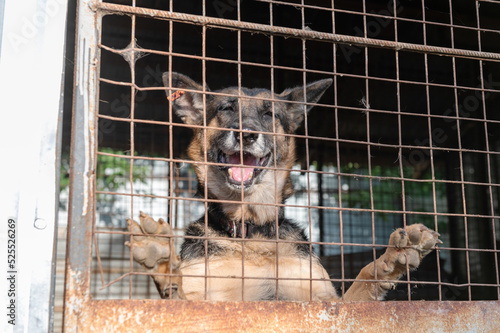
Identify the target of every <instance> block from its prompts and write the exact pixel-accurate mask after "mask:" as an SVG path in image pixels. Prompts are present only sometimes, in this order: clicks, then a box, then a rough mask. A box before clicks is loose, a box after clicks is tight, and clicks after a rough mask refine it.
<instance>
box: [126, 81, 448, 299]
mask: <svg viewBox="0 0 500 333" xmlns="http://www.w3.org/2000/svg"><path fill="white" fill-rule="evenodd" d="M163 82H164V85H165V87H166V89H165V90H166V93H167V98H168V100H169V102H170V103H171V106H172V109H173V111H175V113H176V114H177V115H178V116H179V117H180V119H181V120H182V121H183V122H184V123H185V124H186V125H189V126H190V127H191V128H192V129H193V138H192V141H191V143H190V145H189V148H188V156H189V157H190V158H191V159H192V160H193V163H194V168H195V172H196V175H197V178H198V186H199V193H201V195H202V196H203V197H204V198H206V199H207V209H206V212H205V214H204V216H202V217H201V218H200V219H198V220H197V221H195V222H192V223H191V224H190V225H189V226H188V227H187V228H186V230H185V239H184V241H183V244H182V246H181V251H180V255H177V254H176V252H175V248H174V246H173V241H172V238H171V237H169V236H171V235H172V229H171V226H170V225H169V223H168V222H166V221H164V220H162V219H159V220H158V221H156V220H155V219H153V218H152V217H151V216H149V215H147V214H145V213H143V212H141V213H140V223H138V222H136V221H134V220H132V219H129V220H127V221H128V230H129V232H130V233H131V235H132V236H131V241H129V242H127V243H126V244H127V245H128V246H129V247H130V249H131V252H132V255H133V259H134V260H135V261H136V262H138V263H139V264H141V265H142V266H144V267H145V268H146V269H147V271H148V272H149V273H150V274H151V276H152V278H153V281H154V283H155V285H156V287H157V289H158V292H159V294H160V296H161V297H162V298H173V299H186V300H213V301H240V300H245V301H259V300H287V301H339V300H342V299H343V300H344V301H372V300H382V299H383V298H384V296H385V295H386V293H387V291H388V290H390V289H391V288H393V287H394V285H395V283H396V282H397V280H398V279H400V278H401V277H402V276H403V275H404V274H406V273H407V271H408V270H413V269H416V268H417V267H418V266H419V264H420V262H421V260H422V259H423V257H425V256H426V255H427V254H428V253H430V252H431V251H432V250H433V249H434V248H435V245H436V244H438V243H441V241H440V240H439V234H438V233H437V232H435V231H433V230H431V229H428V228H427V227H425V226H424V225H422V224H413V225H408V226H406V227H405V228H400V229H397V230H395V231H394V232H393V233H392V234H391V235H390V237H389V246H388V247H387V249H386V251H385V253H384V254H383V255H381V256H380V257H379V258H378V259H377V260H376V261H374V262H372V263H369V264H367V265H366V266H365V267H364V268H363V269H362V270H361V271H360V273H359V275H358V276H357V278H356V280H355V281H354V282H353V284H352V285H351V287H350V288H349V289H348V290H347V291H346V292H345V294H344V296H343V298H340V297H339V296H338V294H337V292H336V290H335V288H334V287H333V285H332V283H331V280H330V277H329V275H328V273H327V272H326V270H325V269H324V268H323V266H322V265H321V263H320V261H319V258H318V257H317V256H316V255H315V254H314V253H313V251H312V249H311V247H310V244H309V243H308V239H307V237H306V235H305V233H304V230H302V229H301V228H300V227H299V226H298V225H297V224H296V223H295V222H294V221H292V220H290V219H287V218H285V217H284V203H285V200H286V199H287V198H289V197H290V196H291V195H292V193H293V186H292V181H291V178H290V171H291V169H292V167H293V165H294V163H295V160H296V156H295V138H294V136H293V134H294V132H295V131H296V130H297V128H298V127H299V126H300V125H301V123H302V122H303V120H304V117H305V114H306V113H307V112H308V111H309V110H310V109H311V108H312V104H316V103H317V102H318V101H319V100H320V98H321V97H322V95H323V94H324V93H325V91H326V90H327V89H328V88H329V87H330V86H331V84H332V80H331V79H323V80H320V81H316V82H313V83H309V84H307V85H306V86H305V87H302V86H299V87H296V88H290V89H286V90H285V91H283V92H282V93H280V94H274V96H273V94H272V93H271V91H269V90H266V89H249V88H244V87H242V88H241V89H238V88H235V87H231V88H225V89H222V90H218V91H215V92H213V93H212V92H210V91H209V89H208V87H205V89H204V88H203V86H202V85H200V84H198V83H196V82H195V81H193V80H192V79H191V78H189V77H188V76H185V75H183V74H179V73H174V72H167V73H164V75H163Z"/></svg>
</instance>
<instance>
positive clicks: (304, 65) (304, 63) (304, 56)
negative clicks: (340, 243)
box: [300, 0, 313, 300]
mask: <svg viewBox="0 0 500 333" xmlns="http://www.w3.org/2000/svg"><path fill="white" fill-rule="evenodd" d="M301 4H302V6H301V7H300V10H301V19H302V22H301V24H302V29H303V30H304V29H306V21H305V13H304V0H301ZM301 44H302V85H303V92H302V93H303V95H304V101H305V102H307V91H306V86H307V75H306V73H307V61H306V59H307V54H306V39H305V38H301ZM303 109H304V134H305V147H306V169H307V171H306V178H307V216H308V221H307V226H308V231H309V237H312V217H311V190H312V189H311V172H310V171H311V170H310V167H311V160H310V158H311V157H310V153H309V129H308V119H307V105H306V104H304V106H303ZM309 253H310V258H309V299H310V300H312V281H313V280H312V276H313V273H312V258H313V255H312V253H313V247H312V241H311V239H309Z"/></svg>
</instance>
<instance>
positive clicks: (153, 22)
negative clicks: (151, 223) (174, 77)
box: [91, 0, 500, 301]
mask: <svg viewBox="0 0 500 333" xmlns="http://www.w3.org/2000/svg"><path fill="white" fill-rule="evenodd" d="M94 10H95V11H96V12H97V13H99V14H100V15H103V16H102V29H101V31H100V40H99V42H98V50H99V54H100V59H99V60H98V61H97V63H98V66H99V67H98V68H99V77H98V87H97V90H98V100H99V103H98V114H97V115H96V129H97V130H96V132H95V133H96V134H95V138H96V143H97V149H96V152H95V161H96V162H95V195H94V196H93V198H94V200H95V223H94V226H93V239H94V246H93V254H92V278H91V283H92V286H91V290H92V295H93V297H94V298H95V299H113V298H119V299H128V298H139V299H142V298H159V295H158V292H157V291H156V287H155V285H154V283H153V281H152V279H151V278H150V276H149V274H148V273H147V272H145V271H144V269H143V268H141V267H140V266H139V265H137V264H135V263H134V262H133V258H132V256H131V254H130V249H129V248H128V247H126V246H125V245H124V244H125V242H126V241H128V240H129V239H130V237H131V234H130V232H129V231H128V230H127V222H126V221H127V218H133V219H136V220H137V219H138V216H139V211H144V212H146V213H147V214H149V215H151V216H152V217H153V218H155V219H158V218H163V219H165V220H166V221H168V222H169V223H170V224H171V225H172V227H173V234H172V236H171V239H172V242H173V243H174V244H175V246H176V248H177V251H180V246H181V243H182V242H183V241H184V240H185V239H186V235H185V234H184V230H185V228H186V227H187V226H188V225H189V223H190V222H192V221H195V220H197V219H199V218H200V217H201V216H203V214H204V213H205V212H206V210H207V207H208V204H209V203H210V202H217V201H218V200H219V201H220V200H222V201H221V202H222V203H223V204H224V203H227V204H236V205H238V204H239V205H241V204H242V203H243V202H244V201H245V194H244V193H243V192H242V194H241V197H240V199H239V202H238V200H236V202H234V200H233V199H224V198H222V199H221V198H214V197H213V196H212V195H211V194H210V193H208V191H207V190H206V187H205V188H203V186H201V187H200V184H199V183H200V178H199V177H198V178H197V176H196V175H195V172H194V170H195V169H196V168H203V167H207V168H208V167H211V166H219V167H220V161H213V160H210V158H209V157H207V155H203V154H204V153H203V152H206V151H208V150H210V145H212V144H214V143H213V142H211V141H210V140H208V139H207V138H206V136H207V134H206V133H208V132H209V131H210V130H214V129H215V130H219V131H227V130H228V129H227V128H225V127H224V126H221V125H219V126H218V127H217V126H215V127H214V126H213V125H211V124H209V123H210V118H209V115H208V114H206V115H205V116H204V119H203V121H202V122H201V123H200V124H198V125H193V124H189V123H183V122H182V121H181V119H180V118H179V117H178V115H176V114H175V112H174V111H173V108H172V102H170V103H169V101H168V100H167V98H166V96H165V92H167V95H168V94H170V93H173V92H175V91H178V89H176V87H175V86H174V85H173V84H172V85H167V86H164V84H163V81H162V75H163V73H165V72H170V73H171V72H179V73H184V74H186V75H188V76H190V77H191V78H192V79H193V80H194V81H196V82H198V83H199V84H200V86H201V87H202V93H201V95H202V96H203V107H204V109H207V108H208V100H209V98H211V96H223V97H228V98H234V99H235V100H236V103H237V104H238V103H239V104H238V105H239V106H240V107H241V105H242V103H243V101H242V98H241V96H242V95H241V94H242V91H243V90H245V89H246V88H254V87H259V88H264V89H267V90H269V91H270V93H271V95H270V96H271V97H269V98H267V101H268V102H269V103H270V104H271V110H272V114H274V113H275V112H277V111H275V105H276V104H277V103H278V102H280V99H279V97H278V95H279V94H280V93H281V92H282V91H285V89H287V88H290V87H296V86H304V85H306V84H307V83H310V82H313V81H316V80H320V79H332V82H333V84H332V87H331V88H329V90H327V92H326V93H325V94H324V95H323V97H322V98H321V100H319V101H318V102H315V103H314V104H313V105H312V106H314V108H313V109H312V111H311V112H310V113H306V112H305V111H304V115H303V118H304V123H303V125H301V126H299V124H297V126H299V127H298V129H297V131H296V132H295V133H294V134H289V133H280V132H277V131H276V126H277V125H276V124H275V125H274V127H273V128H274V130H273V131H271V132H259V131H255V130H252V131H251V132H250V134H261V135H267V136H270V137H272V139H271V141H273V140H274V142H275V143H276V141H277V140H281V139H286V140H291V139H293V140H295V141H296V142H297V144H296V150H297V153H296V154H297V158H296V161H295V162H294V163H293V166H292V167H291V168H288V167H286V168H284V169H283V167H282V166H278V165H277V164H276V161H274V162H275V163H273V162H272V161H271V162H270V163H269V164H268V166H267V167H264V168H263V169H264V170H275V171H285V172H287V173H288V172H289V173H290V175H291V179H292V183H293V190H294V191H293V192H294V195H293V196H291V197H290V198H289V199H288V200H287V201H283V202H282V201H279V200H277V201H275V202H266V203H264V204H262V205H261V206H262V207H266V206H271V207H273V208H274V209H275V210H276V212H277V213H276V218H277V217H278V211H279V210H280V209H283V210H284V214H285V216H286V217H287V218H290V219H293V220H295V221H297V223H298V224H299V225H300V226H301V227H302V228H303V229H304V230H305V233H306V235H307V237H308V241H307V242H306V243H305V245H306V247H307V248H308V249H309V250H308V251H310V252H311V253H312V252H314V253H316V254H317V255H319V257H320V260H321V262H322V264H323V266H324V267H325V269H326V271H327V272H328V274H329V278H330V280H331V282H332V283H333V284H334V285H335V286H336V287H337V290H339V294H340V295H343V293H344V292H345V291H346V290H347V288H348V287H349V285H350V284H351V283H352V282H353V280H354V279H355V278H356V275H357V274H358V272H359V271H360V269H361V268H362V267H364V266H365V265H366V264H368V263H370V262H372V261H373V260H374V259H375V258H376V257H378V256H379V255H380V253H383V252H384V251H385V249H386V248H387V241H388V238H389V235H390V234H391V232H392V231H393V230H395V229H396V228H399V227H404V226H406V225H410V224H413V223H423V224H425V225H426V226H428V227H429V228H431V229H432V230H435V231H437V232H439V233H440V234H441V239H442V240H443V244H441V245H439V247H438V248H437V249H436V251H435V252H433V253H431V254H430V255H428V257H427V258H426V259H425V260H424V261H423V262H422V265H421V266H420V267H419V269H418V270H417V271H415V272H409V274H407V276H406V277H404V278H403V279H402V280H401V281H400V282H399V283H397V286H396V288H395V289H394V290H392V291H390V292H389V294H388V296H387V298H388V299H390V300H391V299H392V300H418V299H426V300H469V301H471V300H489V299H494V300H498V297H499V295H500V282H499V268H498V263H499V260H498V244H499V241H500V236H499V232H500V225H499V217H500V210H499V204H498V202H499V197H500V178H499V177H500V174H499V170H500V116H499V115H500V113H499V112H498V105H499V99H500V78H499V77H498V76H499V74H498V73H500V70H499V69H500V68H499V67H500V66H499V59H500V53H499V48H498V45H500V43H498V36H499V35H498V32H499V31H500V23H499V22H498V20H497V19H496V18H497V17H498V15H499V14H500V5H499V4H498V3H497V2H495V1H470V2H458V1H436V2H425V1H337V0H332V1H319V0H317V1H313V0H311V1H305V0H302V1H271V0H270V1H244V0H241V1H231V0H220V1H196V2H182V1H139V0H132V1H104V2H97V3H95V8H94ZM124 14H125V15H124ZM208 87H210V88H215V89H222V88H224V87H235V89H234V91H233V92H232V93H227V92H226V93H224V92H223V93H220V92H217V91H214V90H209V89H208ZM187 92H188V93H189V89H188V90H187ZM182 93H184V91H183V92H182ZM304 93H305V91H304ZM252 98H253V99H258V97H250V100H252ZM304 110H305V109H304ZM241 119H242V117H241V114H240V124H239V126H238V128H233V129H232V131H234V133H237V135H240V136H241V137H240V138H241V139H243V136H244V135H247V134H249V132H248V130H247V131H246V130H245V128H244V126H243V124H242V123H241ZM193 128H194V129H198V130H199V132H198V133H205V134H203V135H204V137H205V139H204V140H202V141H201V142H202V144H201V147H200V148H199V149H200V152H199V154H200V160H199V161H194V162H193V161H192V160H190V159H189V158H188V157H187V151H188V145H189V142H190V140H191V139H192V136H193V135H192V134H191V132H192V131H191V130H192V129H193ZM271 149H272V150H274V151H273V155H278V154H279V152H277V151H276V149H277V148H276V145H274V146H273V147H272V148H271ZM243 160H244V157H243V156H241V158H240V160H239V161H238V163H236V164H240V163H241V164H242V167H243V166H244V163H243V162H242V161H243ZM238 170H239V169H238ZM201 181H202V183H203V182H205V183H207V182H208V181H209V180H208V179H207V178H206V176H205V178H204V179H203V177H202V179H201ZM201 185H203V184H201ZM275 188H276V183H274V184H271V185H270V187H269V188H268V189H267V191H271V192H272V191H275ZM276 224H278V222H277V219H276ZM132 237H134V236H132ZM210 237H211V236H209V235H205V236H204V237H203V241H206V242H207V244H208V242H209V241H211V238H210ZM188 238H189V237H188ZM243 238H244V237H243ZM270 241H272V242H274V243H276V244H278V243H280V242H282V240H280V239H271V240H270ZM240 243H245V240H244V239H243V240H242V241H241V242H240ZM240 243H238V244H240ZM207 260H208V259H207ZM242 260H243V261H244V260H245V259H242ZM243 265H244V263H243ZM163 274H164V275H165V276H167V277H175V276H176V273H174V272H172V271H169V272H164V273H163ZM208 277H211V276H207V272H205V274H202V275H201V276H200V278H204V281H205V282H204V283H205V284H207V281H208V280H207V278H208ZM212 277H213V276H212ZM252 278H253V279H255V278H256V277H255V276H245V274H244V273H243V274H242V276H241V277H234V279H238V280H245V279H252ZM311 279H312V276H311ZM276 280H279V278H276ZM278 282H279V281H277V282H276V283H278ZM278 298H279V297H278Z"/></svg>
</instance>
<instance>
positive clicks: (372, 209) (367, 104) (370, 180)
mask: <svg viewBox="0 0 500 333" xmlns="http://www.w3.org/2000/svg"><path fill="white" fill-rule="evenodd" d="M363 36H364V37H365V38H366V37H368V32H367V20H366V2H365V1H363ZM368 57H369V53H368V47H365V62H364V65H365V75H364V76H365V92H366V94H365V95H366V96H365V107H366V113H365V114H366V154H367V155H366V157H367V164H368V184H369V189H370V214H371V222H372V254H373V265H374V270H373V271H374V277H373V278H374V280H375V281H377V278H378V276H377V268H376V262H375V261H376V260H377V253H376V248H375V245H376V240H375V239H376V237H375V204H374V200H373V177H372V176H373V174H372V160H371V157H372V155H371V144H370V141H371V139H370V135H371V134H370V132H371V131H370V85H369V67H368V64H369V62H368ZM375 299H378V287H376V288H375Z"/></svg>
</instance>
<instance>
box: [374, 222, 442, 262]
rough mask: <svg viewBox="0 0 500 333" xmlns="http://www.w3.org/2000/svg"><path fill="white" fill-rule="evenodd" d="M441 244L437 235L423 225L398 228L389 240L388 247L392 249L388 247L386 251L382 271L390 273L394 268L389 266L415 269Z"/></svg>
mask: <svg viewBox="0 0 500 333" xmlns="http://www.w3.org/2000/svg"><path fill="white" fill-rule="evenodd" d="M442 243H443V242H442V241H441V240H440V239H439V233H437V232H436V231H434V230H431V229H429V228H427V227H426V226H424V225H423V224H412V225H408V226H407V227H406V228H404V229H402V228H399V229H397V230H396V231H394V232H393V233H392V234H391V236H390V238H389V245H390V246H394V247H389V248H388V249H387V251H386V255H385V257H386V258H385V266H386V267H383V268H384V271H392V269H394V267H391V266H393V265H391V264H394V265H397V266H404V267H406V264H408V266H409V268H410V269H415V268H417V267H418V266H419V265H420V262H421V261H422V259H423V258H424V257H425V256H426V255H428V254H429V253H430V252H431V251H432V250H433V249H434V248H435V246H436V244H442Z"/></svg>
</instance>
